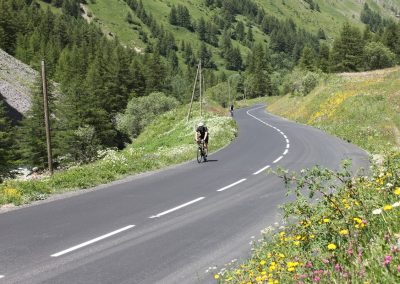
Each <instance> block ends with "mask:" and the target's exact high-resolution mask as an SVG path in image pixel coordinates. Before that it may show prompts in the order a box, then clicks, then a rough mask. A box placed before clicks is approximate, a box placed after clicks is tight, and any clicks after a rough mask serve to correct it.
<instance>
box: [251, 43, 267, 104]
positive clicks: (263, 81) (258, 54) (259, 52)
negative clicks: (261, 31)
mask: <svg viewBox="0 0 400 284" xmlns="http://www.w3.org/2000/svg"><path fill="white" fill-rule="evenodd" d="M247 61H248V62H247V65H248V68H247V74H246V81H245V85H246V89H247V90H248V94H249V96H250V97H258V96H263V95H265V94H267V95H271V94H272V85H271V78H270V76H269V74H268V70H267V69H268V65H267V62H266V54H265V51H264V48H263V47H262V45H261V44H256V45H255V46H254V48H253V50H252V52H251V53H250V54H249V57H248V60H247Z"/></svg>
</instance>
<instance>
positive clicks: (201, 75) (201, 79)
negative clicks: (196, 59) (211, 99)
mask: <svg viewBox="0 0 400 284" xmlns="http://www.w3.org/2000/svg"><path fill="white" fill-rule="evenodd" d="M199 68H200V84H199V86H200V117H203V98H202V83H203V74H202V72H203V70H202V69H201V60H200V63H199Z"/></svg>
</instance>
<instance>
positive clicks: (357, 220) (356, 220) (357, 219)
mask: <svg viewBox="0 0 400 284" xmlns="http://www.w3.org/2000/svg"><path fill="white" fill-rule="evenodd" d="M353 220H354V221H355V222H357V223H358V224H361V223H362V220H361V219H360V218H358V217H356V218H353Z"/></svg>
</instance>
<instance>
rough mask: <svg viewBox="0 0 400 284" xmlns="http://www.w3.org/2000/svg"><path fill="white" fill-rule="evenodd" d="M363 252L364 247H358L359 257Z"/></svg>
mask: <svg viewBox="0 0 400 284" xmlns="http://www.w3.org/2000/svg"><path fill="white" fill-rule="evenodd" d="M362 252H363V250H362V248H361V247H359V248H358V257H359V258H361V257H362Z"/></svg>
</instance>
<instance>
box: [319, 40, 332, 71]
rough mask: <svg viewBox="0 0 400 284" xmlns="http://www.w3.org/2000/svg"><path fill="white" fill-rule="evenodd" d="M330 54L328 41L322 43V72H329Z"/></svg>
mask: <svg viewBox="0 0 400 284" xmlns="http://www.w3.org/2000/svg"><path fill="white" fill-rule="evenodd" d="M329 56H330V50H329V46H328V45H327V44H326V43H321V45H320V47H319V56H318V68H319V69H321V71H322V72H325V73H328V72H329Z"/></svg>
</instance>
